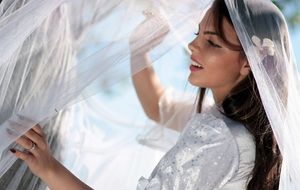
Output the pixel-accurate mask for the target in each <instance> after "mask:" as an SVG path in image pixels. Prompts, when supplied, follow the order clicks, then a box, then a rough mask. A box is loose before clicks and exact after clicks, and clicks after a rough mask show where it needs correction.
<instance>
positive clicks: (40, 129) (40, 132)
mask: <svg viewBox="0 0 300 190" xmlns="http://www.w3.org/2000/svg"><path fill="white" fill-rule="evenodd" d="M32 130H34V132H36V133H37V134H39V135H40V136H41V137H44V132H43V129H42V127H41V126H40V125H39V124H36V125H35V126H33V127H32Z"/></svg>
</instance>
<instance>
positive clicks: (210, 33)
mask: <svg viewBox="0 0 300 190" xmlns="http://www.w3.org/2000/svg"><path fill="white" fill-rule="evenodd" d="M204 35H216V36H219V34H218V33H216V32H212V31H205V32H204Z"/></svg>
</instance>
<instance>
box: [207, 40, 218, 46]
mask: <svg viewBox="0 0 300 190" xmlns="http://www.w3.org/2000/svg"><path fill="white" fill-rule="evenodd" d="M207 42H208V43H209V45H211V46H213V47H217V48H221V47H220V46H219V45H217V44H215V43H213V42H212V41H211V40H207Z"/></svg>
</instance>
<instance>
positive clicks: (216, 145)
mask: <svg viewBox="0 0 300 190" xmlns="http://www.w3.org/2000/svg"><path fill="white" fill-rule="evenodd" d="M236 129H238V128H236ZM238 133H239V132H238ZM238 133H237V132H234V133H232V131H231V130H230V129H229V127H228V126H227V124H226V123H225V122H224V120H222V119H220V118H217V117H215V116H214V115H213V114H210V113H203V114H196V115H195V116H193V117H192V119H191V120H190V121H189V122H188V124H187V126H186V127H185V129H184V131H183V132H182V133H181V136H180V137H179V139H178V141H177V143H176V145H175V146H174V147H173V148H171V150H169V151H168V152H167V153H166V154H165V156H164V157H163V158H162V159H161V161H160V162H159V163H158V165H157V166H156V168H155V169H154V170H153V172H152V174H151V176H150V178H149V179H146V178H143V177H142V178H141V179H140V180H139V184H138V188H137V189H138V190H145V189H147V190H148V189H151V190H167V189H168V190H194V189H201V190H209V189H227V188H226V185H227V184H228V183H230V181H231V182H232V183H236V182H237V181H239V179H238V178H236V177H237V174H238V173H239V169H240V167H239V165H240V153H239V146H238V143H237V142H236V138H235V137H234V136H233V135H235V134H238ZM249 171H251V170H249ZM242 173H244V172H242ZM248 173H249V172H248ZM234 178H236V179H234ZM243 180H244V179H243ZM240 184H241V183H240ZM236 187H237V186H236ZM238 188H240V189H241V186H239V187H237V188H236V189H238Z"/></svg>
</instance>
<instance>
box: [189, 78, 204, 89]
mask: <svg viewBox="0 0 300 190" xmlns="http://www.w3.org/2000/svg"><path fill="white" fill-rule="evenodd" d="M188 81H189V83H190V84H191V85H193V86H196V87H199V88H207V87H206V86H205V85H203V84H201V83H200V82H199V81H195V80H193V79H192V78H191V77H189V79H188Z"/></svg>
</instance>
